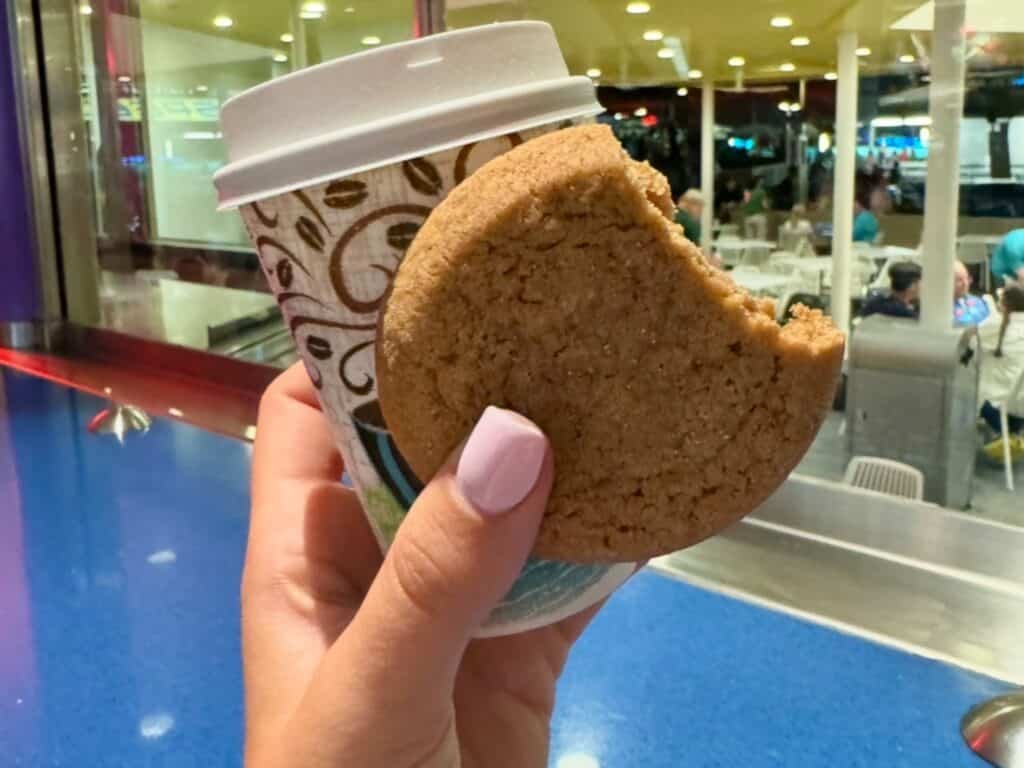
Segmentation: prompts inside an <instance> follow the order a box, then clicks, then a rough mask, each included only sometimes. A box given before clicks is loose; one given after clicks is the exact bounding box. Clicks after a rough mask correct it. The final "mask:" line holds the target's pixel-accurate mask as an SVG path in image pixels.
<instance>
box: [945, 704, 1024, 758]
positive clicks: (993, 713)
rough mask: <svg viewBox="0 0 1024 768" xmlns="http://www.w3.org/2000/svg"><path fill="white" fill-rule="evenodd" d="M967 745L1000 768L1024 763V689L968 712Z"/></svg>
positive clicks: (963, 725)
mask: <svg viewBox="0 0 1024 768" xmlns="http://www.w3.org/2000/svg"><path fill="white" fill-rule="evenodd" d="M960 732H961V733H962V734H963V737H964V741H966V742H967V746H969V747H970V748H971V749H973V750H974V751H975V752H976V753H977V754H978V755H979V756H981V757H983V758H984V759H986V760H988V761H989V762H990V763H992V765H994V766H996V768H1021V766H1024V691H1015V692H1014V693H1008V694H1006V695H1004V696H997V697H995V698H994V699H990V700H988V701H986V702H984V703H982V704H979V705H978V706H976V707H974V709H972V710H971V711H970V712H968V713H967V714H966V715H964V718H963V720H961V721H960Z"/></svg>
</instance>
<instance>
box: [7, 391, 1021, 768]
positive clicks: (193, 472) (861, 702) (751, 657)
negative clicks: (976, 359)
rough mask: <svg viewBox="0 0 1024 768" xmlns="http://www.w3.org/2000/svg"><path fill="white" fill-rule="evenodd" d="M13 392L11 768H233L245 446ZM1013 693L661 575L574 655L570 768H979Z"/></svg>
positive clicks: (564, 764) (559, 731)
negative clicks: (993, 708)
mask: <svg viewBox="0 0 1024 768" xmlns="http://www.w3.org/2000/svg"><path fill="white" fill-rule="evenodd" d="M100 407H101V403H100V402H99V401H97V400H95V399H94V398H91V397H88V396H84V395H81V394H78V393H75V392H71V391H69V390H66V389H63V388H60V387H57V386H55V385H51V384H47V383H44V382H41V381H39V380H36V379H32V378H27V377H24V376H19V375H15V374H12V373H10V372H3V373H2V375H0V768H6V766H11V765H13V766H76V767H82V768H100V767H101V766H103V767H105V766H126V767H127V766H132V767H133V768H135V767H139V766H174V767H178V766H180V767H182V768H188V767H190V766H204V767H207V766H238V765H240V762H241V758H240V745H241V738H242V707H241V674H240V662H239V643H238V580H239V573H240V568H241V564H242V557H243V549H244V542H245V534H246V524H247V506H248V489H247V483H248V471H249V449H248V446H246V445H244V444H242V443H238V442H234V441H231V440H228V439H225V438H221V437H217V436H214V435H210V434H207V433H204V432H201V431H199V430H197V429H194V428H191V427H188V426H184V425H181V424H178V423H172V422H167V421H159V420H158V421H157V422H155V424H154V426H153V429H152V430H151V432H150V434H148V435H147V436H145V437H143V438H139V439H134V440H130V442H129V443H128V445H127V446H125V447H121V446H119V445H118V444H117V442H116V441H114V440H113V439H112V438H109V437H106V438H100V437H94V436H91V435H89V434H87V433H86V431H85V425H86V423H87V422H88V421H89V419H90V418H91V417H92V415H93V414H94V413H95V412H96V411H97V410H98V409H99V408H100ZM1005 687H1006V686H1004V685H1002V684H1000V683H996V682H994V681H991V680H987V679H985V678H982V677H979V676H977V675H972V674H967V673H964V672H961V671H959V670H956V669H953V668H950V667H947V666H944V665H942V664H938V663H935V662H931V661H927V660H924V659H921V658H917V657H913V656H909V655H906V654H902V653H899V652H896V651H892V650H888V649H885V648H881V647H879V646H876V645H873V644H871V643H867V642H864V641H861V640H858V639H854V638H851V637H846V636H843V635H839V634H837V633H834V632H831V631H828V630H825V629H822V628H820V627H816V626H812V625H809V624H806V623H803V622H800V621H797V620H794V619H791V618H788V617H785V616H781V615H777V614H773V613H770V612H767V611H763V610H761V609H757V608H753V607H750V606H747V605H744V604H742V603H738V602H735V601H733V600H729V599H726V598H723V597H720V596H717V595H712V594H709V593H706V592H703V591H701V590H697V589H694V588H691V587H687V586H684V585H683V584H680V583H676V582H674V581H670V580H668V579H665V578H663V577H661V576H658V575H655V574H653V573H644V574H641V575H640V576H638V577H637V578H635V579H634V580H633V581H631V582H630V583H629V584H628V585H627V586H626V587H625V588H623V589H622V590H621V591H620V592H619V593H618V594H617V595H616V596H615V597H614V598H613V599H612V601H611V602H610V604H609V605H608V607H607V608H606V609H605V611H604V612H603V613H602V614H601V616H600V617H599V618H598V620H597V621H596V622H595V624H594V626H593V627H592V628H591V630H590V631H589V632H588V633H587V634H586V635H585V636H584V638H583V639H582V640H581V641H580V644H579V645H578V646H577V649H576V651H575V652H574V654H573V656H572V658H571V660H570V663H569V666H568V669H567V671H566V674H565V677H564V679H563V682H562V685H561V689H560V694H559V704H558V710H557V713H556V722H555V727H554V735H553V743H552V760H551V764H552V766H557V768H619V767H620V766H622V767H623V768H626V767H630V768H632V767H633V766H651V767H660V766H665V767H666V768H668V767H669V766H672V767H673V768H675V767H676V766H709V767H710V766H722V767H723V768H725V767H729V768H732V767H734V766H735V767H739V766H742V767H743V768H767V767H768V766H785V767H786V768H803V767H804V766H807V767H808V768H810V767H811V766H814V767H818V766H837V767H842V768H860V767H861V766H863V767H864V768H867V767H868V766H870V767H871V768H876V767H880V766H886V767H887V768H888V767H898V766H920V767H921V768H937V767H943V766H981V765H983V763H981V762H980V761H979V760H977V759H975V758H974V757H973V756H972V755H970V754H969V753H968V751H967V750H966V749H965V748H964V747H963V746H962V744H961V742H960V738H959V735H958V733H957V721H958V719H959V717H960V715H961V714H962V713H963V712H964V711H965V710H966V709H967V707H968V706H970V705H971V704H973V703H975V702H977V701H979V700H981V699H983V698H985V697H987V696H989V695H992V694H994V693H996V692H999V691H1001V690H1003V689H1004V688H1005Z"/></svg>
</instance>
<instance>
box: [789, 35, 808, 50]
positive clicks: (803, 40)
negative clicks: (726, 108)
mask: <svg viewBox="0 0 1024 768" xmlns="http://www.w3.org/2000/svg"><path fill="white" fill-rule="evenodd" d="M789 44H790V45H792V46H793V47H794V48H803V47H805V46H808V45H810V44H811V38H809V37H806V36H804V35H797V36H796V37H794V38H793V39H792V40H790V41H789Z"/></svg>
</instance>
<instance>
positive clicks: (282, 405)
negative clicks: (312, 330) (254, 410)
mask: <svg viewBox="0 0 1024 768" xmlns="http://www.w3.org/2000/svg"><path fill="white" fill-rule="evenodd" d="M343 469H344V462H343V461H342V458H341V454H340V453H339V452H338V449H337V447H336V445H335V442H334V437H333V435H332V434H331V430H330V427H329V425H328V423H327V419H325V418H324V414H323V412H322V411H321V410H320V405H319V404H318V402H317V399H316V390H315V389H314V388H313V384H312V382H311V381H310V380H309V375H308V374H307V373H306V370H305V368H304V367H303V365H302V364H301V363H296V364H295V365H293V366H292V367H291V368H289V369H288V370H286V371H285V372H284V373H282V374H281V375H280V376H278V377H277V378H276V379H274V381H273V382H271V384H270V386H269V387H267V391H266V392H264V393H263V398H262V399H261V400H260V412H259V420H258V422H257V426H256V445H255V448H254V451H253V472H254V476H255V477H256V478H260V479H266V478H273V479H275V480H277V479H280V478H282V477H288V478H299V479H306V480H339V479H340V478H341V473H342V470H343ZM253 490H254V492H259V491H260V490H261V488H260V487H258V486H255V485H254V488H253Z"/></svg>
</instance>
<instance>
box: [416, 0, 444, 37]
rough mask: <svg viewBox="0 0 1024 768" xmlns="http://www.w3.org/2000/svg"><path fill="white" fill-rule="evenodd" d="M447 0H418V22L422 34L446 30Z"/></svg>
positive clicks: (434, 33)
mask: <svg viewBox="0 0 1024 768" xmlns="http://www.w3.org/2000/svg"><path fill="white" fill-rule="evenodd" d="M444 7H445V0H416V23H417V25H418V27H419V30H420V34H421V35H436V34H437V33H438V32H444V29H445V23H444Z"/></svg>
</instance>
